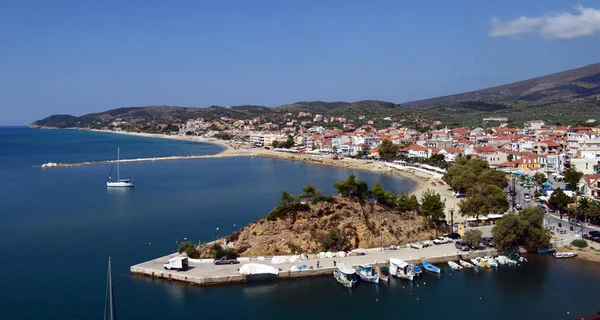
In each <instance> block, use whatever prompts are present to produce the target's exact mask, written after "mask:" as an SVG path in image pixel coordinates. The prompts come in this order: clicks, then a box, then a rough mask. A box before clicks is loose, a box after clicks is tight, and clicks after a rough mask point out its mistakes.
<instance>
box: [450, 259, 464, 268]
mask: <svg viewBox="0 0 600 320" xmlns="http://www.w3.org/2000/svg"><path fill="white" fill-rule="evenodd" d="M448 265H449V266H450V268H452V269H453V270H462V268H463V267H462V266H461V265H460V264H458V263H456V262H454V261H448Z"/></svg>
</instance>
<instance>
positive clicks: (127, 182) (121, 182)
mask: <svg viewBox="0 0 600 320" xmlns="http://www.w3.org/2000/svg"><path fill="white" fill-rule="evenodd" d="M120 158H121V150H120V148H117V161H116V162H117V180H116V181H110V179H111V175H112V171H113V168H114V166H115V163H114V162H113V166H112V167H111V168H110V174H109V175H108V180H107V181H106V186H107V187H133V186H134V183H133V179H121V170H120V169H121V166H120V163H121V161H120V160H121V159H120Z"/></svg>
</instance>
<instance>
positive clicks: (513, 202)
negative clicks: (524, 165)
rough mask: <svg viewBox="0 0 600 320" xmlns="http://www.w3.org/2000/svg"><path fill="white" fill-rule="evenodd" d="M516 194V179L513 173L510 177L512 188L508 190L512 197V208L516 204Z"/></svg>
mask: <svg viewBox="0 0 600 320" xmlns="http://www.w3.org/2000/svg"><path fill="white" fill-rule="evenodd" d="M516 195H517V189H516V179H515V176H514V174H513V177H512V190H511V191H510V196H511V198H512V207H513V208H514V207H515V206H516V205H517V202H516V199H515V197H516Z"/></svg>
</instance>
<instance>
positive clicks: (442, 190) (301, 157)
mask: <svg viewBox="0 0 600 320" xmlns="http://www.w3.org/2000/svg"><path fill="white" fill-rule="evenodd" d="M78 130H80V129H78ZM90 131H97V132H107V133H114V134H124V135H131V136H138V137H147V138H160V139H171V140H182V141H193V142H203V143H211V144H215V145H218V146H221V147H223V150H222V151H221V152H219V153H217V154H214V155H206V156H183V157H160V158H148V159H123V160H121V161H123V162H132V161H164V160H187V159H203V158H221V157H236V156H257V157H265V158H275V159H282V160H290V161H301V162H306V163H312V164H320V165H328V166H335V167H341V168H347V169H353V170H364V171H369V172H379V173H388V174H395V175H398V176H401V177H404V178H408V179H410V180H413V181H414V182H415V183H416V185H415V187H414V188H413V189H412V190H411V192H410V193H411V194H414V195H416V196H417V197H418V198H420V197H421V195H422V193H423V192H424V191H425V190H427V189H432V190H434V191H435V192H437V193H439V194H440V196H441V197H442V199H443V200H445V201H446V219H448V220H450V214H449V212H450V209H452V208H454V209H455V212H456V211H458V210H457V209H458V207H457V204H458V199H456V198H455V197H454V196H453V195H452V190H451V189H450V188H449V187H448V186H447V185H446V184H445V183H444V182H443V181H441V180H440V179H435V178H433V177H432V176H431V175H428V174H426V173H422V172H419V171H415V170H400V169H395V168H391V167H388V166H386V165H385V162H381V161H375V160H360V159H351V158H344V159H333V158H331V157H324V156H318V155H311V154H301V153H287V152H278V151H273V150H269V149H265V148H249V149H247V148H240V147H239V146H238V144H236V143H235V142H232V141H226V140H220V139H206V138H203V137H198V136H184V135H176V136H171V135H162V134H152V133H136V132H126V131H110V130H95V129H92V130H90ZM103 162H104V161H98V162H85V163H83V162H82V163H71V164H57V165H56V166H57V167H64V166H78V165H88V164H96V163H103ZM434 184H435V185H434ZM454 220H455V221H457V222H458V221H462V220H464V218H463V217H461V216H460V215H459V214H455V215H454Z"/></svg>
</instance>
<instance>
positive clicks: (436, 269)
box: [423, 261, 442, 274]
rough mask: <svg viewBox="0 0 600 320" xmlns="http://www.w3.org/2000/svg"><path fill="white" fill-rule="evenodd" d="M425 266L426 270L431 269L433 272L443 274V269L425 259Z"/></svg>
mask: <svg viewBox="0 0 600 320" xmlns="http://www.w3.org/2000/svg"><path fill="white" fill-rule="evenodd" d="M423 268H425V270H427V271H429V272H433V273H437V274H441V273H442V270H441V269H440V268H438V267H436V266H434V265H432V264H431V263H429V262H427V261H424V262H423Z"/></svg>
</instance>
